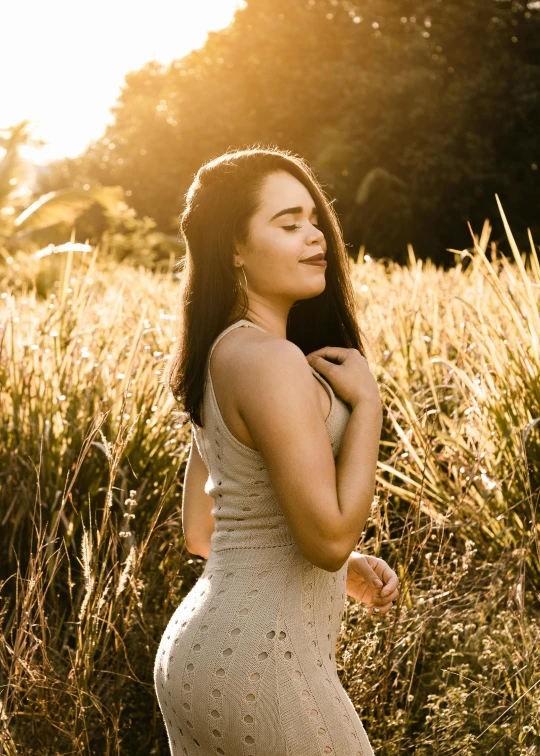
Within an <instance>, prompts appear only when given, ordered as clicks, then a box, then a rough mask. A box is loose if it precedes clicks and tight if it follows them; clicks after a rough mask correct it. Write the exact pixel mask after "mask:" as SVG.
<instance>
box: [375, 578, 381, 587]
mask: <svg viewBox="0 0 540 756" xmlns="http://www.w3.org/2000/svg"><path fill="white" fill-rule="evenodd" d="M373 585H376V586H377V588H380V587H381V585H382V582H381V581H380V580H374V581H373Z"/></svg>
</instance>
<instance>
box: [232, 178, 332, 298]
mask: <svg viewBox="0 0 540 756" xmlns="http://www.w3.org/2000/svg"><path fill="white" fill-rule="evenodd" d="M285 211H287V212H285ZM317 223H318V218H317V211H316V208H315V203H314V202H313V199H312V198H311V195H310V193H309V191H308V190H307V189H306V187H305V186H304V185H303V184H302V183H301V182H300V181H298V179H297V178H295V177H294V176H292V175H291V174H290V173H287V172H286V171H276V172H274V173H271V174H269V175H268V176H266V178H265V181H264V183H263V185H262V188H261V193H260V208H259V209H258V210H257V212H256V213H255V214H254V215H253V216H252V217H251V219H250V224H249V240H248V243H247V245H246V247H243V246H242V245H239V246H238V247H237V250H238V254H237V255H235V260H236V261H238V262H240V263H241V264H242V265H243V267H244V271H245V273H246V276H247V283H248V292H249V295H250V297H256V298H263V299H268V300H269V301H271V302H272V303H273V304H275V305H280V306H287V307H291V306H292V304H294V302H296V301H297V300H299V299H310V298H311V297H316V296H317V295H318V294H321V292H323V291H324V288H325V286H326V273H325V271H326V266H323V265H320V266H318V265H309V264H306V263H305V262H303V260H306V259H307V258H308V257H311V256H312V255H315V254H317V253H319V254H320V253H324V254H326V240H325V238H324V234H323V233H322V231H321V230H320V229H319V228H318V226H317ZM238 272H239V280H240V284H241V285H242V286H244V288H245V280H244V276H243V274H242V271H241V270H240V268H239V269H238Z"/></svg>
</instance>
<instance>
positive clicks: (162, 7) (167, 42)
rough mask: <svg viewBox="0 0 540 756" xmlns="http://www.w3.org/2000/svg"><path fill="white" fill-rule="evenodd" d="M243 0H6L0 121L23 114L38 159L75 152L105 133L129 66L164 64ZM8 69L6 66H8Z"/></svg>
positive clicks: (28, 152) (29, 154) (32, 155)
mask: <svg viewBox="0 0 540 756" xmlns="http://www.w3.org/2000/svg"><path fill="white" fill-rule="evenodd" d="M241 5H243V2H241V0H199V2H197V3H193V2H187V0H154V2H152V3H151V4H146V3H131V2H128V0H115V2H112V3H111V2H107V0H94V2H92V3H73V2H69V0H50V1H49V2H48V3H41V2H37V1H36V0H30V3H11V4H9V5H8V6H7V7H6V8H5V9H4V10H3V15H4V22H5V25H4V30H3V34H2V44H1V45H0V70H1V71H2V72H3V75H2V76H1V77H0V103H1V108H0V127H2V128H7V127H8V126H11V125H13V124H15V123H18V122H19V121H22V120H23V119H25V118H28V119H31V120H32V124H35V128H34V131H33V136H34V138H36V139H43V140H44V141H45V142H47V144H46V145H45V146H44V147H42V148H40V149H35V148H32V147H24V148H23V149H21V154H24V157H26V158H28V159H30V160H32V161H33V162H35V163H46V162H49V161H50V160H54V159H56V158H60V157H64V156H70V157H72V156H75V155H78V154H79V153H80V152H82V151H83V149H84V148H85V147H86V146H87V144H88V143H89V142H90V141H91V140H92V139H96V138H98V137H99V136H101V134H102V133H103V130H104V128H105V125H106V124H107V123H108V122H110V120H111V119H110V113H109V109H110V108H111V107H112V105H113V104H114V102H115V101H116V98H117V97H118V95H119V94H120V90H121V87H122V84H123V81H124V76H125V74H126V73H128V72H129V71H133V70H136V69H138V68H140V67H141V66H142V65H144V63H146V62H147V61H149V60H157V61H159V62H160V63H164V64H168V63H169V62H170V61H172V60H174V59H175V58H181V57H183V56H184V55H186V54H187V53H188V52H190V50H193V49H195V48H198V47H201V46H202V45H203V44H204V42H205V40H206V36H207V33H208V32H209V31H214V30H218V29H222V28H224V27H226V26H228V25H229V23H230V22H231V21H232V18H233V16H234V11H235V10H236V8H238V7H240V6H241ZM8 72H9V73H8Z"/></svg>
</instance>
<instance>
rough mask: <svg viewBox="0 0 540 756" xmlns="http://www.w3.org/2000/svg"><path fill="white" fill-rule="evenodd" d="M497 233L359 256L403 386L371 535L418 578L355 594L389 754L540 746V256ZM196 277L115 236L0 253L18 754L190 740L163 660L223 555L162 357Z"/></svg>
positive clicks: (0, 518) (350, 681)
mask: <svg viewBox="0 0 540 756" xmlns="http://www.w3.org/2000/svg"><path fill="white" fill-rule="evenodd" d="M501 212H502V209H501ZM503 219H504V214H503ZM504 220H505V219H504ZM489 235H490V228H489V224H487V223H486V224H485V226H484V229H483V231H482V234H481V235H480V237H479V238H477V239H476V242H475V244H474V248H473V249H472V251H471V252H470V254H467V255H462V258H461V260H458V262H457V264H456V266H455V267H454V268H453V269H451V270H449V271H443V270H442V269H440V268H436V267H434V266H433V265H432V264H431V263H429V262H427V263H422V262H421V261H418V260H416V259H415V257H414V253H413V251H412V250H410V251H409V254H410V262H409V264H408V265H407V266H405V267H399V266H397V265H394V264H392V263H390V262H387V261H386V262H375V261H373V260H371V259H370V258H369V256H364V255H363V254H360V256H359V258H358V263H355V262H353V261H352V259H351V274H352V276H353V279H354V286H355V291H356V293H357V303H358V318H359V322H360V324H361V326H362V329H363V330H364V332H365V333H366V334H367V336H368V339H369V345H370V355H369V358H370V364H371V366H372V369H373V372H374V373H375V374H376V376H377V378H378V380H379V382H380V387H381V395H382V398H383V402H384V410H385V411H384V426H383V431H382V438H381V450H380V455H379V466H378V471H377V490H376V496H375V499H374V502H373V506H372V512H371V517H370V519H369V520H368V523H367V526H366V529H365V532H364V535H363V537H362V540H361V541H360V542H359V544H358V546H357V550H358V551H365V552H367V553H370V554H374V555H376V556H382V557H383V558H384V559H386V561H387V562H388V563H389V564H390V565H391V566H392V567H393V569H395V571H396V572H397V573H398V575H399V577H400V581H401V586H400V587H401V596H400V598H399V600H398V602H397V604H396V605H395V606H394V608H393V609H392V611H391V612H390V614H389V615H387V616H383V617H379V618H376V617H371V616H370V615H369V614H368V613H367V612H366V611H365V609H364V608H363V606H362V605H360V604H357V603H356V602H354V601H352V600H349V601H348V602H347V605H346V611H345V614H344V618H343V624H342V629H341V633H340V638H339V646H338V649H337V658H338V667H339V675H340V678H341V680H342V682H343V685H344V686H345V688H346V690H347V692H348V694H349V696H350V697H351V699H352V701H353V702H354V704H355V706H356V708H357V711H358V713H359V715H360V717H361V719H362V721H363V723H364V726H365V728H366V731H367V732H368V735H369V737H370V740H371V742H372V744H373V747H374V750H375V752H376V753H377V754H380V755H381V756H395V755H396V754H416V755H417V756H432V755H434V756H450V754H459V755H460V756H472V755H473V754H474V756H477V755H478V756H480V755H481V756H487V754H490V755H491V756H509V755H511V756H521V755H524V754H527V755H531V756H532V755H533V754H534V755H535V756H536V755H537V754H539V753H540V749H539V748H538V742H539V740H538V738H539V735H540V713H539V712H540V559H539V557H540V548H539V537H540V524H539V523H538V522H537V520H536V514H535V513H536V509H537V505H538V498H539V492H540V314H539V306H538V304H539V301H540V265H539V261H538V256H537V253H536V250H535V247H534V244H533V240H532V239H531V240H530V241H531V249H530V250H529V251H528V252H527V253H526V254H525V253H521V254H520V253H519V251H518V250H517V248H516V247H515V245H513V244H512V235H511V231H510V229H509V228H508V226H507V235H508V238H509V240H510V242H511V245H512V250H513V257H512V259H511V260H507V259H505V258H503V257H502V256H501V255H500V254H499V253H498V252H497V250H496V249H495V247H494V245H492V244H490V242H489ZM177 294H178V280H177V276H176V274H174V272H173V268H172V264H171V266H169V269H168V270H165V269H164V270H161V271H158V272H150V271H149V270H147V269H145V268H143V267H139V268H136V267H134V266H133V265H129V263H128V262H124V263H122V264H119V263H114V262H112V261H111V259H110V258H108V256H107V255H106V254H104V253H103V250H99V249H96V250H95V252H94V253H93V254H86V255H83V254H77V253H75V254H73V253H67V254H64V255H60V254H57V255H50V256H49V257H48V258H43V259H40V260H36V259H33V258H31V257H28V256H25V255H22V253H21V254H18V255H15V256H14V257H13V258H6V256H5V255H4V260H3V261H1V260H0V296H1V299H0V320H1V324H0V413H1V414H0V555H1V556H0V560H1V566H0V570H1V572H0V590H1V603H0V686H1V688H0V742H1V746H2V748H1V750H2V753H4V754H6V755H7V756H38V755H39V756H49V755H50V756H53V755H54V756H56V755H57V754H96V755H99V756H108V755H109V754H111V756H112V754H122V755H124V754H125V755H126V756H127V754H129V755H130V756H139V755H140V756H143V755H144V756H147V755H148V754H160V755H162V756H166V754H168V747H167V743H166V736H165V731H164V727H163V723H162V720H161V714H160V712H159V709H158V706H157V701H156V698H155V695H154V688H153V677H152V671H153V661H154V656H155V653H156V649H157V644H158V642H159V639H160V637H161V634H162V632H163V629H164V627H165V625H166V623H167V621H168V619H169V617H170V616H171V614H172V612H173V610H174V609H175V608H176V606H177V605H178V604H179V603H180V601H181V600H182V598H183V596H184V595H185V594H186V593H187V592H188V591H189V590H190V589H191V587H192V586H193V584H194V583H195V581H196V580H197V577H198V575H199V574H200V573H201V571H202V569H203V565H204V560H203V559H202V558H194V557H193V556H192V555H190V554H189V553H188V552H187V551H186V550H185V547H184V543H183V537H182V528H181V517H180V514H181V512H180V504H181V491H182V478H183V472H184V469H185V464H186V460H187V453H188V445H189V443H190V428H189V422H188V421H187V419H186V417H185V415H184V413H182V412H181V411H180V410H181V408H179V407H177V406H176V404H175V402H174V400H173V399H172V396H170V394H169V392H168V389H167V387H166V386H165V385H164V383H163V382H162V376H161V373H162V370H163V368H164V365H165V364H166V360H167V358H168V355H169V353H170V350H171V348H172V346H173V342H174V339H175V329H176V317H175V315H176V311H177V309H176V298H177ZM337 756H346V755H345V754H339V755H337Z"/></svg>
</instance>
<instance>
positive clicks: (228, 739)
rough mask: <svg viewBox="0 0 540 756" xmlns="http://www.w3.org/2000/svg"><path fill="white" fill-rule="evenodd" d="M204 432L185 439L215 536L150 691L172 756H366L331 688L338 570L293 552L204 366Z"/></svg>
mask: <svg viewBox="0 0 540 756" xmlns="http://www.w3.org/2000/svg"><path fill="white" fill-rule="evenodd" d="M246 326H247V327H255V328H258V329H259V330H261V331H263V332H264V329H263V328H260V326H257V325H255V324H254V323H252V322H251V321H250V320H245V319H243V320H239V321H236V322H235V323H233V324H231V325H230V326H228V327H227V328H226V329H225V330H224V331H222V332H221V333H220V334H219V336H218V337H217V338H216V339H215V341H214V342H213V344H212V346H211V348H210V351H209V357H208V360H207V367H206V383H205V390H204V398H203V403H202V405H203V406H202V410H203V422H204V428H202V427H198V426H197V425H196V424H195V423H192V435H193V440H194V441H195V443H196V444H197V448H198V450H199V453H200V455H201V457H202V459H203V460H204V462H205V465H206V467H207V470H208V471H209V473H208V479H207V482H206V484H205V487H204V490H205V492H206V493H207V494H209V495H210V496H211V497H212V498H213V499H214V501H215V505H214V507H213V508H212V514H213V516H214V518H215V530H214V532H213V533H212V536H211V550H210V553H209V556H208V560H207V561H206V564H205V567H204V571H203V572H202V574H201V577H200V578H199V579H198V581H197V583H196V584H195V585H194V587H193V588H192V589H191V591H190V592H189V593H188V594H187V596H185V598H184V599H183V601H182V602H181V604H180V605H179V606H178V608H177V609H176V611H175V612H174V614H173V615H172V617H171V619H170V621H169V623H168V625H167V627H166V629H165V632H164V634H163V637H162V638H161V641H160V645H159V648H158V651H157V655H156V659H155V667H154V683H155V687H156V692H157V698H158V702H159V706H160V709H161V713H162V715H163V718H164V721H165V726H166V728H167V735H168V739H169V746H170V751H171V754H172V756H215V755H216V754H217V755H218V756H326V755H327V754H333V755H334V756H374V754H373V750H372V748H371V746H370V743H369V740H368V737H367V735H366V732H365V730H364V728H363V726H362V723H361V721H360V719H359V717H358V714H357V712H356V710H355V708H354V706H353V704H352V701H351V700H350V698H349V697H348V695H347V693H346V691H345V689H344V688H343V686H342V685H341V682H340V680H339V677H338V674H337V669H336V660H335V646H336V642H337V636H338V633H339V631H340V628H341V619H342V614H343V610H344V604H345V597H346V592H345V585H346V578H347V562H345V564H344V565H343V566H342V567H341V568H340V569H339V570H338V571H337V572H328V571H327V570H324V569H321V568H319V567H316V566H315V565H313V564H311V563H310V562H309V561H308V560H307V559H306V558H305V557H304V556H303V554H302V553H301V552H300V550H299V549H298V547H297V545H296V543H295V542H294V539H293V537H292V534H291V532H290V530H289V528H288V526H287V523H286V520H285V518H284V516H283V513H282V511H281V509H280V507H279V504H278V502H277V500H276V498H275V495H274V492H273V489H272V487H271V485H270V480H269V476H268V473H267V470H266V467H265V464H264V460H263V458H262V456H261V455H260V454H259V452H257V451H255V450H254V449H251V448H250V447H248V446H246V445H245V444H242V443H241V442H240V441H239V440H238V439H237V438H236V437H235V436H233V435H232V433H231V432H230V431H229V429H228V427H227V426H226V425H225V422H224V420H223V418H222V416H221V413H220V410H219V407H218V404H217V399H216V395H215V393H214V389H213V386H212V379H211V376H210V370H209V364H210V356H211V355H212V352H213V350H214V348H215V346H216V344H217V343H218V342H219V341H220V339H222V338H223V336H225V334H227V333H228V332H229V331H231V330H232V329H233V328H239V327H246ZM311 369H312V371H313V374H314V375H315V376H316V377H317V378H318V379H319V381H321V383H322V384H323V386H324V387H325V388H326V390H327V392H328V393H329V395H330V400H331V407H330V412H329V415H328V417H327V419H326V427H327V430H328V435H329V438H330V442H331V445H332V450H333V454H334V458H336V457H337V455H338V453H339V450H340V447H341V442H342V438H343V434H344V432H345V428H346V426H347V423H348V420H349V418H350V412H351V411H350V409H349V405H347V404H346V403H345V402H343V401H342V400H341V399H340V398H339V397H338V396H337V395H336V394H335V393H334V391H333V389H332V387H331V385H330V384H329V383H328V381H326V379H325V378H324V377H323V376H322V375H320V374H319V373H318V372H317V371H316V370H315V369H314V368H311Z"/></svg>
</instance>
